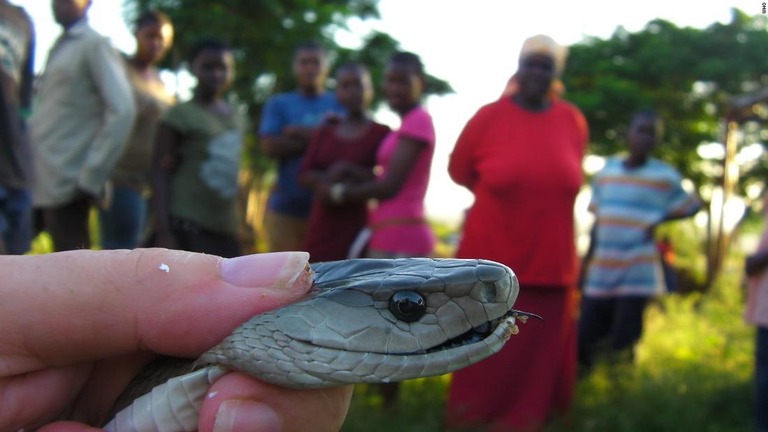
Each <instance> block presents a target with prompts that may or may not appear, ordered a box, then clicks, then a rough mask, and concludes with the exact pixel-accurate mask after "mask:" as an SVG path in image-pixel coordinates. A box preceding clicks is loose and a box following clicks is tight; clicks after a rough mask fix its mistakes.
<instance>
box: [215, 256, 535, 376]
mask: <svg viewBox="0 0 768 432" xmlns="http://www.w3.org/2000/svg"><path fill="white" fill-rule="evenodd" d="M312 270H313V272H314V289H313V291H312V293H311V295H310V296H309V297H307V298H306V299H304V300H302V301H299V302H298V303H295V304H292V305H289V306H286V307H284V308H281V309H278V310H275V311H271V312H267V313H265V314H261V315H257V316H255V317H253V318H252V319H251V320H249V321H248V322H247V323H245V324H243V326H241V327H240V328H238V329H237V330H236V331H235V332H234V333H233V334H232V335H231V336H229V337H227V338H226V339H225V340H224V341H223V342H222V343H221V344H219V345H217V346H216V347H214V348H213V349H212V350H210V351H209V352H208V353H206V354H205V355H204V356H203V357H202V358H201V360H203V361H209V362H213V363H220V364H224V365H227V366H229V367H232V368H234V369H239V370H243V371H246V372H251V373H253V374H254V375H257V376H259V377H260V378H263V379H265V380H267V381H272V382H276V383H278V384H281V385H287V386H291V387H322V386H330V385H341V384H346V383H355V382H383V381H397V380H403V379H410V378H417V377H423V376H430V375H438V374H443V373H447V372H451V371H453V370H456V369H458V368H461V367H464V366H467V365H469V364H471V363H474V362H477V361H479V360H481V359H483V358H485V357H487V356H489V355H491V354H493V353H494V352H496V351H498V350H499V349H501V346H502V345H503V343H504V342H506V339H507V338H508V337H509V335H510V334H512V329H513V328H514V327H515V321H516V320H517V319H520V318H521V317H527V316H528V315H530V314H524V313H520V312H519V311H515V312H516V313H511V312H510V311H511V310H512V306H513V304H514V302H515V300H516V298H517V294H518V291H519V285H518V282H517V278H516V277H515V275H514V273H513V272H512V270H510V269H509V268H508V267H506V266H504V265H502V264H499V263H496V262H493V261H486V260H463V259H428V258H404V259H357V260H347V261H336V262H328V263H318V264H314V265H312Z"/></svg>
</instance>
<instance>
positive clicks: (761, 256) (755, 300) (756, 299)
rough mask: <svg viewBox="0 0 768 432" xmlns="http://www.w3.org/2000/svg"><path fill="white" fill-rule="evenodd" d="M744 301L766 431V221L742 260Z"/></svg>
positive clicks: (767, 209) (757, 415) (757, 412)
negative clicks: (752, 333) (754, 246)
mask: <svg viewBox="0 0 768 432" xmlns="http://www.w3.org/2000/svg"><path fill="white" fill-rule="evenodd" d="M763 213H764V215H763V219H764V220H765V221H766V222H768V195H767V196H766V197H764V198H763ZM744 267H745V272H746V275H747V305H746V308H745V312H744V318H745V320H746V322H747V323H749V324H751V325H754V326H755V327H756V329H757V331H756V333H755V336H756V337H755V372H754V373H755V378H754V383H755V384H754V385H755V399H754V408H753V411H754V419H755V426H756V429H755V430H756V431H758V432H768V411H766V409H765V407H766V406H768V272H766V270H767V269H768V225H766V228H764V229H763V233H762V235H761V237H760V242H759V243H758V246H757V250H756V251H755V252H754V253H753V254H751V255H749V256H748V257H747V259H746V260H745V266H744Z"/></svg>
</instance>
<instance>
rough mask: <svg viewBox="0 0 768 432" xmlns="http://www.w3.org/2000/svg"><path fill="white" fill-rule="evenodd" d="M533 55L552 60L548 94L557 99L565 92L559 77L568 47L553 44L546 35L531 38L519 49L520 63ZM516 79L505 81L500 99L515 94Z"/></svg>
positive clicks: (563, 66) (513, 77) (513, 76)
mask: <svg viewBox="0 0 768 432" xmlns="http://www.w3.org/2000/svg"><path fill="white" fill-rule="evenodd" d="M533 54H544V55H547V56H549V57H551V58H552V60H553V61H554V63H555V77H554V79H553V80H552V85H551V87H550V93H551V95H552V97H559V96H560V95H562V94H563V92H564V91H565V86H563V82H562V81H560V76H561V75H562V73H563V70H564V69H565V60H566V59H567V58H568V47H567V46H565V45H560V44H558V43H557V42H555V40H554V39H552V38H551V37H549V36H547V35H543V34H540V35H536V36H531V37H529V38H528V39H526V40H525V42H523V46H522V48H520V61H522V60H523V59H524V58H526V57H528V56H530V55H533ZM517 86H518V83H517V77H516V74H515V75H512V77H511V78H510V79H509V81H507V85H506V87H505V88H504V92H503V93H502V97H506V96H510V95H512V94H514V93H516V92H517V88H518V87H517Z"/></svg>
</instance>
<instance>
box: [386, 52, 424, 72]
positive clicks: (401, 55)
mask: <svg viewBox="0 0 768 432" xmlns="http://www.w3.org/2000/svg"><path fill="white" fill-rule="evenodd" d="M389 63H390V64H397V65H402V66H408V67H411V68H413V70H414V71H416V73H418V74H419V75H424V64H423V63H422V62H421V58H420V57H419V56H418V55H416V54H414V53H412V52H407V51H398V52H396V53H394V54H392V56H391V57H390V58H389Z"/></svg>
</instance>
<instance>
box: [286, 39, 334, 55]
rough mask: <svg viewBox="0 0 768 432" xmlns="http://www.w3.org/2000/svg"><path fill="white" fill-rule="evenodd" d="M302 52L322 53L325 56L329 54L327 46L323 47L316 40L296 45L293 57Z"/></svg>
mask: <svg viewBox="0 0 768 432" xmlns="http://www.w3.org/2000/svg"><path fill="white" fill-rule="evenodd" d="M301 51H320V52H321V53H322V54H323V55H327V54H328V52H327V51H326V49H325V46H323V44H321V43H320V42H318V41H315V40H309V41H304V42H301V43H300V44H298V45H296V48H295V49H294V50H293V55H294V56H296V54H298V53H299V52H301Z"/></svg>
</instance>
